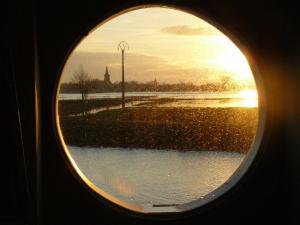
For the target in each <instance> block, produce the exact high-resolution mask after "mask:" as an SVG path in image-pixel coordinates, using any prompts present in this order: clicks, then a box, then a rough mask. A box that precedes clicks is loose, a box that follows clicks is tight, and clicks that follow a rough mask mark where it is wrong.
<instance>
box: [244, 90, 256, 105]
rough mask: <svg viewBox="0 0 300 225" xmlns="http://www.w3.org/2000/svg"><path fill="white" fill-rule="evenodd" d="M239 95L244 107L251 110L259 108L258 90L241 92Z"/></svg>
mask: <svg viewBox="0 0 300 225" xmlns="http://www.w3.org/2000/svg"><path fill="white" fill-rule="evenodd" d="M239 95H240V97H241V98H242V99H243V103H242V105H243V107H248V108H251V107H257V106H258V95H257V91H256V90H241V91H240V92H239Z"/></svg>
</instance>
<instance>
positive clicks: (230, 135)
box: [60, 99, 258, 153]
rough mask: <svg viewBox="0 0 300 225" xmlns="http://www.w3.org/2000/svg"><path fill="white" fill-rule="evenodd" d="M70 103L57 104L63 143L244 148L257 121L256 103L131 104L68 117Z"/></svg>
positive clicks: (251, 135)
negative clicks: (227, 105) (230, 105)
mask: <svg viewBox="0 0 300 225" xmlns="http://www.w3.org/2000/svg"><path fill="white" fill-rule="evenodd" d="M73 101H76V100H73ZM77 101H78V100H77ZM106 101H108V102H109V104H115V103H116V104H117V103H118V104H120V102H118V101H120V99H119V100H118V99H115V100H114V99H102V103H101V104H103V105H102V107H103V106H107V105H105V104H106V103H107V102H106ZM64 102H65V101H64ZM105 102H106V103H105ZM65 103H66V102H65ZM65 103H64V104H65ZM67 104H70V105H72V102H69V103H67ZM77 104H78V103H77ZM99 104H100V103H99ZM101 104H100V105H101ZM70 105H69V106H70ZM69 106H67V105H65V106H62V105H60V115H61V116H60V125H61V129H62V133H63V136H64V140H65V142H66V144H67V145H75V146H93V147H97V146H103V147H126V148H145V149H170V150H172V149H175V150H181V151H190V150H212V151H237V152H241V153H246V152H247V151H248V150H249V149H250V146H251V144H252V141H253V139H254V137H255V133H256V128H257V122H258V110H257V108H184V107H182V108H180V107H174V108H172V107H132V108H125V109H123V110H122V109H114V110H106V111H102V112H99V113H96V114H87V115H80V116H76V117H70V116H66V115H67V112H68V113H69V111H72V112H74V111H76V110H77V109H76V110H75V109H74V108H73V109H72V110H71V109H68V110H69V111H68V110H67V108H68V107H69ZM71 108H72V106H71ZM75 108H76V107H75Z"/></svg>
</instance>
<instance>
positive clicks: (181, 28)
mask: <svg viewBox="0 0 300 225" xmlns="http://www.w3.org/2000/svg"><path fill="white" fill-rule="evenodd" d="M160 31H161V32H163V33H167V34H174V35H188V36H194V35H220V32H219V31H218V30H217V29H214V28H210V27H197V28H194V27H190V26H188V25H178V26H170V27H164V28H162V29H161V30H160Z"/></svg>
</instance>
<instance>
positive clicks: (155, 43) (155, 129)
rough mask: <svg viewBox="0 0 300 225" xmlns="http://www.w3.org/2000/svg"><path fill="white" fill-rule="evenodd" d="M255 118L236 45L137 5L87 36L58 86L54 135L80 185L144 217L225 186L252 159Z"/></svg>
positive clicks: (253, 94) (253, 92)
mask: <svg viewBox="0 0 300 225" xmlns="http://www.w3.org/2000/svg"><path fill="white" fill-rule="evenodd" d="M259 119H260V116H259V108H258V94H257V88H256V84H255V81H254V77H253V74H252V71H251V69H250V66H249V64H248V62H247V59H246V58H245V56H244V55H243V54H242V52H241V51H240V50H239V48H238V47H237V46H236V45H235V44H234V43H233V42H232V41H231V40H230V39H229V38H228V37H227V36H225V35H224V34H223V33H222V32H220V31H219V30H218V29H217V28H216V27H214V26H212V25H211V24H209V23H207V22H206V21H204V20H202V19H200V18H198V17H196V16H194V15H191V14H189V13H186V12H183V11H179V10H175V9H170V8H165V7H149V8H140V9H134V10H131V11H129V12H126V13H123V14H120V15H118V16H114V17H112V18H111V19H109V20H107V21H106V22H105V23H102V24H101V25H100V26H98V27H97V28H96V29H94V30H93V31H92V32H90V34H89V35H88V36H86V37H85V38H84V39H83V40H82V41H81V42H80V43H79V44H78V45H77V47H76V48H75V49H74V50H73V52H72V54H71V55H70V56H69V58H68V60H67V62H66V64H65V66H64V69H63V72H62V74H61V79H60V81H59V89H58V92H57V125H58V130H59V132H60V137H61V141H62V143H63V145H64V149H65V153H66V155H67V157H68V159H69V160H70V162H71V164H72V165H73V166H74V168H75V169H76V171H77V173H78V175H79V176H80V177H81V178H82V180H83V182H85V183H86V184H87V185H88V186H89V187H90V188H91V189H93V190H94V191H96V192H97V193H98V194H99V195H101V196H102V197H104V198H106V199H108V200H110V201H112V202H114V203H116V204H118V205H121V206H123V207H125V208H128V209H130V210H134V211H138V212H145V213H153V212H181V211H186V210H189V209H192V208H195V207H198V206H200V205H203V204H204V203H207V202H209V201H211V200H212V199H215V198H217V197H218V196H220V195H221V194H222V193H224V192H225V191H226V190H228V188H230V187H232V186H233V185H234V184H235V183H236V182H237V181H238V179H239V178H241V177H242V175H243V174H244V173H245V170H246V169H247V168H248V167H249V165H250V163H251V161H252V160H253V158H254V157H253V156H254V154H255V152H256V148H255V146H254V140H256V139H257V135H256V133H257V130H258V124H259V123H258V122H259ZM225 184H226V185H225Z"/></svg>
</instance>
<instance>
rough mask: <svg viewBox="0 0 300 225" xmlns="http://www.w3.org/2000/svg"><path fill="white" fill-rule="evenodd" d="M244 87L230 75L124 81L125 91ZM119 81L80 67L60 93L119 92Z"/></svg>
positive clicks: (223, 89)
mask: <svg viewBox="0 0 300 225" xmlns="http://www.w3.org/2000/svg"><path fill="white" fill-rule="evenodd" d="M243 88H244V87H241V85H238V84H237V83H236V82H235V81H234V80H233V79H232V78H231V77H229V76H226V75H224V76H222V77H221V79H220V80H219V81H216V82H207V83H204V84H200V85H195V84H194V83H192V82H186V83H185V82H180V83H175V84H170V83H159V82H158V81H157V80H156V79H155V80H153V81H149V82H137V81H125V90H126V92H166V91H174V92H183V91H214V92H217V91H231V90H241V89H243ZM121 90H122V84H121V82H118V81H117V82H114V83H107V82H104V81H103V80H99V79H92V78H91V76H90V75H89V74H88V73H87V72H86V71H84V70H83V69H82V68H80V70H79V71H77V72H76V73H74V75H73V77H72V80H71V82H68V83H62V84H61V86H60V92H61V93H81V95H82V99H85V98H87V96H88V93H101V92H102V93H103V92H120V91H121Z"/></svg>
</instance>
